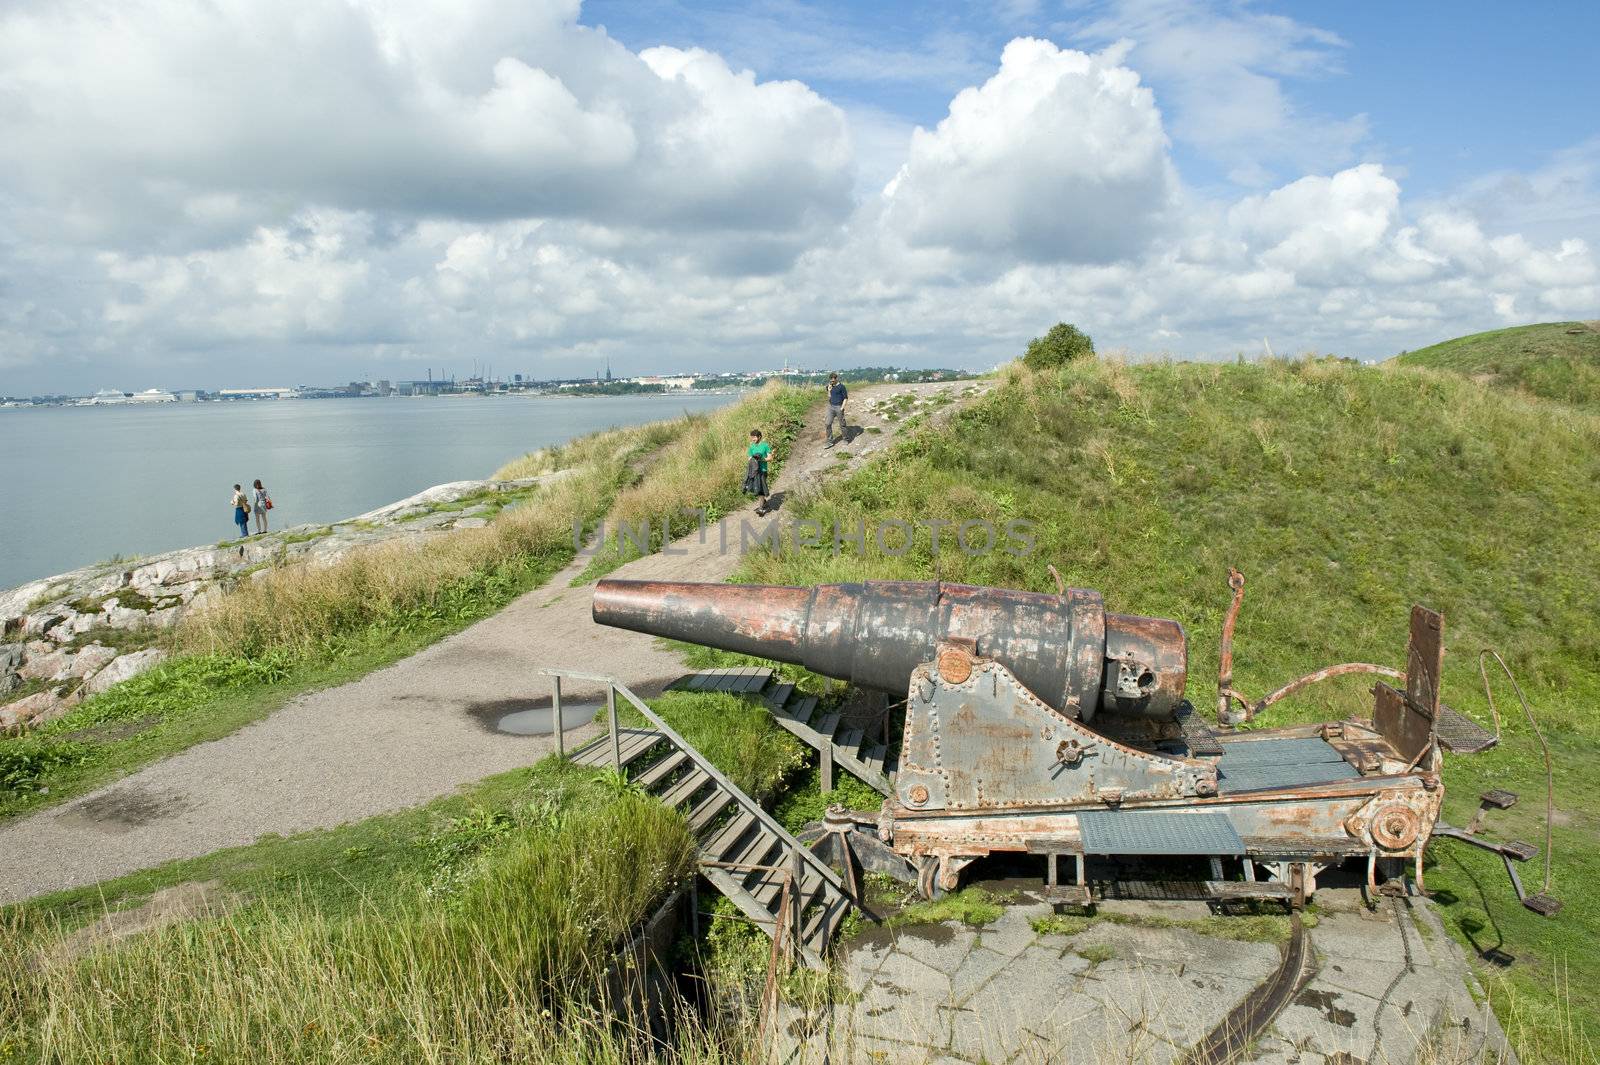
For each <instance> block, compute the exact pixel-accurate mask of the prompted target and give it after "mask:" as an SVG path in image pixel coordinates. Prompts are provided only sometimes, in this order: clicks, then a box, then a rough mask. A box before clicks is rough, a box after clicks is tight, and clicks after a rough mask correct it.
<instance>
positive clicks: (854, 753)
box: [833, 728, 865, 761]
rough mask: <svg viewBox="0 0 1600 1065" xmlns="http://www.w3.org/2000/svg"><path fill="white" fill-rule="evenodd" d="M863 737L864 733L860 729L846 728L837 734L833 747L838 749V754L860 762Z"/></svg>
mask: <svg viewBox="0 0 1600 1065" xmlns="http://www.w3.org/2000/svg"><path fill="white" fill-rule="evenodd" d="M864 735H865V733H864V732H863V731H862V730H861V729H858V728H847V729H845V730H844V731H843V732H841V733H840V734H839V738H838V739H836V740H834V741H833V745H834V746H835V747H837V748H839V753H841V754H844V755H847V756H848V757H850V758H852V759H855V760H856V761H860V760H861V738H862V737H863V736H864Z"/></svg>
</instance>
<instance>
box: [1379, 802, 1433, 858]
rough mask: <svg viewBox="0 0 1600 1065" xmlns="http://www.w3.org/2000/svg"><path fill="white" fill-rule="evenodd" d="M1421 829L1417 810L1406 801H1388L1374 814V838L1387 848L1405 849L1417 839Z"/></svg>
mask: <svg viewBox="0 0 1600 1065" xmlns="http://www.w3.org/2000/svg"><path fill="white" fill-rule="evenodd" d="M1421 830H1422V821H1421V819H1420V818H1418V817H1417V812H1416V811H1415V810H1413V809H1412V808H1411V807H1409V806H1407V805H1405V804H1404V803H1398V802H1391V803H1386V804H1384V805H1383V806H1380V807H1378V812H1377V813H1375V814H1373V815H1372V840H1373V842H1374V843H1376V844H1377V845H1378V846H1380V847H1383V848H1384V849H1385V850H1392V851H1398V850H1404V849H1405V848H1407V847H1409V846H1411V844H1413V843H1415V842H1416V841H1417V833H1418V832H1420V831H1421Z"/></svg>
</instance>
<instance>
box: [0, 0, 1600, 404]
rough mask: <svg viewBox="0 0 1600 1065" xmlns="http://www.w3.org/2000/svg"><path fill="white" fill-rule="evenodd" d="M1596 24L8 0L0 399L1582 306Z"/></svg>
mask: <svg viewBox="0 0 1600 1065" xmlns="http://www.w3.org/2000/svg"><path fill="white" fill-rule="evenodd" d="M1597 30H1600V8H1596V7H1595V6H1594V5H1540V6H1534V7H1528V8H1523V9H1518V10H1516V11H1515V12H1507V10H1506V9H1503V8H1501V7H1499V6H1490V5H1487V4H1483V3H1477V2H1466V3H1453V4H1449V5H1445V4H1415V5H1405V6H1401V7H1396V6H1393V5H1390V6H1383V7H1377V6H1363V5H1344V6H1338V5H1313V4H1308V3H1266V2H1262V3H1250V2H1246V0H1237V2H1232V0H1229V2H1224V0H1215V2H1205V0H1105V2H1101V0H1089V2H1081V3H1078V2H1074V3H1067V2H1061V0H1007V2H1004V3H1000V4H994V5H973V4H967V3H956V2H953V0H930V2H928V3H918V4H916V5H914V6H913V5H910V4H907V3H903V2H891V3H887V4H883V5H876V6H871V7H863V6H861V5H855V4H848V3H845V2H843V0H818V2H805V0H800V2H795V3H785V4H782V5H773V4H766V3H748V4H735V3H723V2H703V3H692V2H680V0H642V2H628V3H623V2H620V0H591V2H589V3H586V4H582V5H580V4H579V3H577V2H576V0H528V2H526V3H518V4H503V3H497V2H495V0H460V2H459V3H454V4H448V5H428V4H421V3H410V2H401V3H387V2H385V3H377V2H376V0H352V2H351V3H348V4H336V5H327V4H321V3H315V2H313V0H283V2H281V3H276V4H265V3H254V4H252V3H248V2H246V0H239V2H230V3H221V4H215V5H205V6H202V7H196V6H195V5H192V4H189V3H185V2H183V0H129V2H128V3H125V4H118V5H115V6H110V7H107V6H103V5H95V4H90V3H88V2H87V0H63V2H61V3H56V4H22V5H10V6H8V7H6V8H5V9H3V10H0V99H5V100H6V101H8V105H7V106H5V107H0V143H3V144H5V145H6V155H5V158H6V163H5V165H4V166H3V167H0V394H9V395H34V394H44V393H66V392H70V393H75V394H87V393H92V392H93V391H95V390H96V389H99V388H103V387H132V386H134V385H136V384H137V385H138V386H139V387H141V388H143V387H151V386H159V387H166V388H172V387H195V386H197V385H198V384H199V383H200V382H213V383H216V384H218V385H219V387H220V383H221V382H224V381H231V382H248V381H262V382H282V381H338V380H350V379H368V378H374V377H380V376H387V377H390V378H394V379H399V378H408V379H409V378H419V377H422V376H423V371H424V369H425V368H426V367H428V366H430V365H432V366H435V367H438V366H440V365H452V366H456V367H462V366H464V365H466V364H469V363H471V362H472V361H473V360H478V361H479V362H480V363H482V364H489V365H493V366H495V367H510V366H517V367H519V368H520V372H523V373H525V374H530V375H532V376H535V377H539V378H553V377H575V376H579V375H582V374H586V373H589V372H592V370H593V368H594V367H597V366H598V367H604V366H606V365H607V364H608V362H609V365H611V366H612V368H613V370H614V372H615V373H616V374H617V375H619V376H623V375H627V376H634V375H639V374H645V373H651V372H659V371H661V370H663V369H667V368H672V367H684V366H695V367H701V368H704V369H706V370H730V369H736V368H739V367H748V366H752V365H770V364H779V363H782V362H783V361H784V360H786V359H788V360H790V361H792V362H797V363H806V364H811V365H830V364H832V365H882V364H891V363H892V364H898V365H905V366H931V365H955V366H989V365H993V364H994V363H996V362H998V361H1001V360H1003V359H1006V358H1010V357H1013V356H1015V355H1016V354H1018V353H1020V352H1021V350H1022V349H1023V347H1024V346H1025V344H1026V342H1027V340H1028V339H1029V338H1030V337H1033V336H1036V335H1039V334H1040V333H1042V332H1044V331H1045V330H1046V329H1048V328H1049V326H1050V325H1051V324H1052V323H1054V322H1056V321H1060V320H1065V321H1069V322H1073V323H1075V324H1077V325H1079V326H1080V327H1082V328H1083V329H1084V330H1085V331H1086V332H1088V333H1089V334H1090V335H1091V336H1093V337H1094V338H1095V340H1096V342H1097V343H1098V344H1099V346H1100V347H1101V348H1102V349H1103V350H1104V349H1119V348H1125V349H1128V350H1130V351H1132V352H1134V353H1139V354H1145V353H1160V352H1169V353H1172V354H1174V355H1179V356H1186V357H1232V356H1234V355H1235V354H1238V353H1247V354H1251V355H1254V354H1257V353H1259V352H1261V351H1263V350H1264V349H1265V348H1266V347H1267V346H1268V345H1269V344H1270V346H1271V348H1272V349H1273V350H1275V351H1277V352H1279V353H1281V354H1292V353H1298V352H1301V351H1306V350H1317V351H1322V352H1331V353H1335V354H1341V355H1349V356H1355V357H1361V358H1374V357H1385V356H1388V355H1392V354H1394V353H1396V352H1399V351H1401V350H1405V349H1410V348H1416V347H1419V346H1422V345H1425V344H1428V343H1431V342H1433V341H1436V340H1440V339H1444V338H1448V337H1452V336H1456V335H1460V334H1463V333H1470V332H1476V331H1480V330H1485V329H1491V328H1497V327H1500V326H1508V325H1517V324H1523V323H1527V322H1533V321H1549V320H1567V319H1592V318H1596V317H1600V117H1597V113H1596V111H1595V109H1594V107H1593V101H1594V100H1596V99H1600V73H1597V71H1596V67H1597V65H1596V64H1594V63H1593V62H1592V60H1591V59H1590V57H1589V56H1588V55H1587V53H1586V52H1585V50H1584V49H1582V48H1579V47H1570V48H1560V47H1551V46H1550V42H1551V41H1587V40H1591V39H1593V38H1594V37H1595V36H1596V31H1597ZM1488 56H1492V57H1493V67H1492V70H1491V69H1488V68H1486V65H1485V57H1488ZM457 372H458V373H460V372H461V371H460V370H459V369H458V370H457ZM124 383H125V384H124Z"/></svg>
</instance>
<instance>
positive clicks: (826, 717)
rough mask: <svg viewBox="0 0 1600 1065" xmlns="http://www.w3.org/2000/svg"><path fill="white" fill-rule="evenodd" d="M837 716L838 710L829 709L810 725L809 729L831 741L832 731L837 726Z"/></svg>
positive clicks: (835, 729)
mask: <svg viewBox="0 0 1600 1065" xmlns="http://www.w3.org/2000/svg"><path fill="white" fill-rule="evenodd" d="M839 717H840V714H839V711H837V710H831V711H829V712H828V713H826V714H823V715H822V719H821V720H820V721H818V722H817V723H816V725H814V726H813V727H812V729H811V731H813V732H815V733H816V734H817V735H818V736H820V737H822V738H823V739H824V740H827V741H829V742H830V743H831V742H832V741H833V734H834V732H835V731H837V730H838V728H839Z"/></svg>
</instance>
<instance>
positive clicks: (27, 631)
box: [22, 607, 62, 636]
mask: <svg viewBox="0 0 1600 1065" xmlns="http://www.w3.org/2000/svg"><path fill="white" fill-rule="evenodd" d="M61 609H62V608H60V607H57V608H55V609H46V610H38V611H35V612H33V613H31V614H29V615H27V616H26V617H24V618H23V619H22V634H23V635H24V636H43V635H44V634H45V630H46V629H49V628H50V627H51V626H52V625H55V624H57V623H58V622H60V620H61V618H62V613H61Z"/></svg>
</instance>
